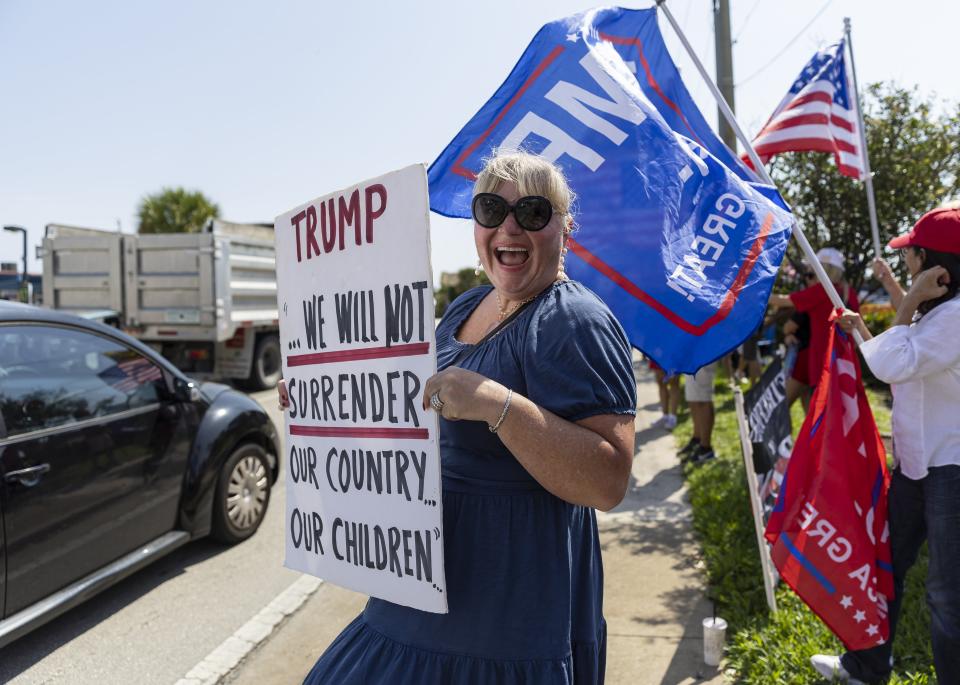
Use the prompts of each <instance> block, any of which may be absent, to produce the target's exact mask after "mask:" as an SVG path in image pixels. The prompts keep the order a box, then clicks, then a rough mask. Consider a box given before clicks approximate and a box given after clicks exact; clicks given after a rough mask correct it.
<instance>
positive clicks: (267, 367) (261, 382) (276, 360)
mask: <svg viewBox="0 0 960 685" xmlns="http://www.w3.org/2000/svg"><path fill="white" fill-rule="evenodd" d="M281 359H282V357H281V354H280V338H279V337H277V336H276V335H265V336H263V337H262V338H260V339H259V340H258V341H257V346H256V348H254V352H253V363H252V364H251V366H250V377H249V378H248V379H247V383H246V385H247V387H249V388H250V389H251V390H267V389H268V388H272V387H274V386H275V385H276V384H277V381H279V380H280V375H281V373H283V366H282V361H281Z"/></svg>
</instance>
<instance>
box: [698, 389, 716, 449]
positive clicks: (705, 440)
mask: <svg viewBox="0 0 960 685" xmlns="http://www.w3.org/2000/svg"><path fill="white" fill-rule="evenodd" d="M701 404H703V409H702V412H703V429H702V431H701V436H700V444H701V445H702V446H703V448H704V449H707V450H709V449H711V448H712V447H713V443H712V442H711V440H712V438H713V422H714V419H715V418H716V415H715V413H714V411H713V402H712V401H710V402H702V403H701Z"/></svg>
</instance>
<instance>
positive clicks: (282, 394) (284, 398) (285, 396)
mask: <svg viewBox="0 0 960 685" xmlns="http://www.w3.org/2000/svg"><path fill="white" fill-rule="evenodd" d="M277 395H278V399H279V402H280V411H284V410H286V409H289V408H290V393H289V392H288V391H287V382H286V381H285V380H283V379H282V378H281V379H280V380H279V381H277Z"/></svg>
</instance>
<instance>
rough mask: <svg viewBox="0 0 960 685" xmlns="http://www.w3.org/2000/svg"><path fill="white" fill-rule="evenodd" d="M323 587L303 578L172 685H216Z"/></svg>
mask: <svg viewBox="0 0 960 685" xmlns="http://www.w3.org/2000/svg"><path fill="white" fill-rule="evenodd" d="M322 583H323V581H322V580H320V579H319V578H314V577H313V576H308V575H303V576H301V577H300V578H299V579H298V580H296V581H295V582H294V583H293V584H292V585H290V587H288V588H287V589H286V590H284V591H283V592H281V593H280V594H279V595H277V596H276V597H275V598H274V599H273V601H272V602H270V604H268V605H267V606H265V607H264V608H263V609H261V610H260V613H258V614H257V615H256V616H254V617H253V618H251V619H250V620H249V621H247V622H246V623H245V624H243V625H242V626H241V627H240V629H239V630H237V632H235V633H234V634H233V635H231V636H230V637H228V638H227V639H226V640H224V641H223V642H222V643H221V644H220V646H219V647H217V648H216V649H214V650H213V651H212V652H210V653H209V654H207V656H206V657H204V659H203V660H202V661H201V662H200V663H198V664H197V665H196V666H194V667H193V668H191V669H190V671H189V672H188V673H187V675H185V676H184V677H183V678H181V679H180V680H178V681H177V683H176V685H216V684H217V683H219V682H220V681H221V680H222V679H223V678H224V677H225V676H226V675H227V674H229V673H230V672H231V671H232V670H233V669H235V668H236V667H237V666H238V665H239V664H240V662H241V661H243V659H244V658H245V657H246V656H247V655H248V654H249V653H250V652H252V651H253V650H254V649H255V648H256V647H257V645H259V644H260V643H261V642H263V641H264V640H266V639H267V638H268V637H269V636H270V634H271V633H272V632H273V631H274V630H275V629H276V628H277V626H279V625H280V624H281V623H282V622H283V620H284V619H285V618H287V616H290V615H291V614H293V613H294V612H295V611H296V610H297V609H299V608H300V606H301V605H302V604H303V603H304V602H305V601H307V599H308V598H309V597H310V595H312V594H313V593H314V592H316V591H317V588H319V587H320V585H321V584H322Z"/></svg>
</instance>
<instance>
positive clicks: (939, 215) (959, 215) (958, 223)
mask: <svg viewBox="0 0 960 685" xmlns="http://www.w3.org/2000/svg"><path fill="white" fill-rule="evenodd" d="M887 245H888V247H890V248H891V249H894V250H897V249H899V248H901V247H907V246H913V247H925V248H927V249H928V250H936V251H937V252H952V253H954V254H960V206H951V207H938V208H937V209H931V210H930V211H929V212H927V213H926V214H924V215H923V216H922V217H920V220H919V221H918V222H917V223H916V224H914V226H913V228H911V229H910V232H909V233H904V234H903V235H900V236H897V237H896V238H894V239H893V240H891V241H890V242H889V243H888V244H887Z"/></svg>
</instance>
